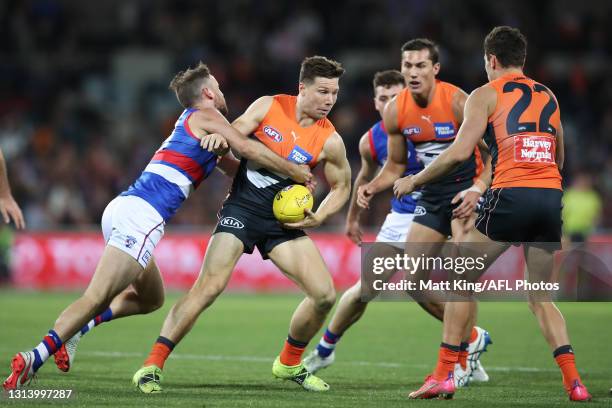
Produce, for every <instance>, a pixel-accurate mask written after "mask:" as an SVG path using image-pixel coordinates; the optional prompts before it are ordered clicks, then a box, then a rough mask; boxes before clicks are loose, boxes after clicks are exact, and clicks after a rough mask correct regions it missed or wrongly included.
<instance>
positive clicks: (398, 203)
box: [368, 120, 423, 214]
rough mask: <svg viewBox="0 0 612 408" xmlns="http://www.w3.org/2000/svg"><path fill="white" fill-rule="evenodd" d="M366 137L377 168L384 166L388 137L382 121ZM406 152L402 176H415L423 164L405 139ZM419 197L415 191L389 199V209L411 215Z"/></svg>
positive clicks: (418, 193)
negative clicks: (404, 169) (399, 197)
mask: <svg viewBox="0 0 612 408" xmlns="http://www.w3.org/2000/svg"><path fill="white" fill-rule="evenodd" d="M368 137H369V141H370V151H371V153H372V158H373V159H374V161H375V162H376V163H378V165H379V166H381V167H382V166H384V164H385V162H386V161H387V138H388V135H387V131H386V130H385V125H384V124H383V122H382V120H381V121H379V122H377V123H376V124H375V125H374V126H372V127H371V128H370V130H369V131H368ZM406 151H407V153H408V157H407V159H406V171H405V172H404V174H403V176H409V175H411V174H416V173H418V172H419V171H421V170H423V163H421V162H420V161H419V159H418V157H417V151H416V149H415V147H414V144H413V143H412V142H411V141H410V140H408V139H406ZM420 196H421V193H420V192H418V191H416V192H414V193H412V194H409V195H405V196H402V198H401V199H398V198H397V197H393V199H391V209H392V210H393V211H394V212H396V213H400V214H412V213H414V209H415V208H416V204H417V201H418V199H419V197H420Z"/></svg>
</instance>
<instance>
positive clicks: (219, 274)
mask: <svg viewBox="0 0 612 408" xmlns="http://www.w3.org/2000/svg"><path fill="white" fill-rule="evenodd" d="M243 250H244V245H243V243H242V241H241V240H240V239H238V238H237V237H236V236H234V235H232V234H229V233H227V232H218V233H215V234H214V235H213V236H212V237H211V239H210V242H209V244H208V248H207V249H206V255H205V257H204V262H203V263H202V268H201V270H200V275H199V276H198V279H197V281H196V282H195V283H194V284H193V286H192V287H191V289H190V290H189V292H187V293H186V294H185V295H183V297H181V299H179V301H178V302H177V303H176V304H175V305H174V306H172V309H170V312H169V313H168V315H167V316H166V320H165V321H164V324H163V326H162V329H161V333H160V335H159V337H158V338H157V341H156V342H155V344H154V345H153V348H152V350H151V352H150V354H149V356H148V358H147V359H146V360H145V362H144V364H143V367H142V368H141V369H140V370H138V371H137V372H136V373H135V374H134V377H133V379H132V381H133V382H134V385H135V386H137V387H138V389H139V390H140V391H142V392H144V393H154V392H160V391H162V388H161V385H160V382H161V381H162V374H161V372H162V369H163V367H164V364H165V362H166V359H167V358H168V356H169V355H170V353H171V352H172V350H173V349H174V347H175V346H176V345H177V344H178V343H179V342H180V341H181V339H183V337H185V335H186V334H187V333H188V332H189V331H190V330H191V328H192V327H193V325H194V324H195V322H196V320H197V319H198V317H199V316H200V314H201V313H202V312H203V311H204V310H205V309H206V308H207V307H208V306H210V305H211V304H212V303H213V302H214V301H215V299H216V298H217V296H219V295H220V294H221V292H223V290H224V289H225V287H226V286H227V282H228V281H229V279H230V277H231V274H232V271H233V269H234V267H235V266H236V263H237V262H238V260H239V259H240V256H241V255H242V253H243Z"/></svg>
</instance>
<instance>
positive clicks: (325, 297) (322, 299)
mask: <svg viewBox="0 0 612 408" xmlns="http://www.w3.org/2000/svg"><path fill="white" fill-rule="evenodd" d="M314 301H315V307H316V308H317V310H319V311H321V312H329V311H330V310H331V309H332V307H334V303H336V291H335V290H334V288H331V289H329V290H327V291H325V292H323V293H321V294H320V295H319V296H317V297H316V298H315V299H314Z"/></svg>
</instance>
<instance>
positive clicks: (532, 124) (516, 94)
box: [484, 73, 561, 189]
mask: <svg viewBox="0 0 612 408" xmlns="http://www.w3.org/2000/svg"><path fill="white" fill-rule="evenodd" d="M488 86H490V87H492V88H493V89H495V91H496V92H497V105H496V107H495V111H494V112H493V113H492V114H491V116H489V122H488V125H487V132H486V133H485V138H484V140H485V142H486V143H487V145H488V146H489V150H490V151H491V156H492V164H493V183H492V184H491V188H504V187H533V188H555V189H561V174H559V169H558V168H557V164H556V162H555V154H556V148H557V137H556V135H557V131H558V129H559V127H560V123H561V119H560V113H559V106H558V104H557V99H556V98H555V95H554V94H553V93H552V92H551V91H550V89H548V88H547V87H545V86H544V85H542V84H540V83H538V82H536V81H534V80H533V79H530V78H527V77H526V76H524V75H522V74H518V75H517V74H516V73H511V74H507V75H504V76H502V77H500V78H498V79H496V80H494V81H491V82H489V84H488Z"/></svg>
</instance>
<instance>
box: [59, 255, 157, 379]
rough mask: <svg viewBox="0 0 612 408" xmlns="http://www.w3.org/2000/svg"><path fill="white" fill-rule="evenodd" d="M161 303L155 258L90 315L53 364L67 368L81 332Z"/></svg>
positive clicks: (67, 369)
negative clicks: (123, 288)
mask: <svg viewBox="0 0 612 408" xmlns="http://www.w3.org/2000/svg"><path fill="white" fill-rule="evenodd" d="M163 304H164V283H163V280H162V277H161V274H160V272H159V268H158V267H157V264H156V263H155V260H154V259H153V258H151V261H150V262H149V263H148V264H147V266H146V268H145V269H144V270H142V271H141V273H140V275H139V276H138V278H136V280H135V281H134V282H133V283H132V284H131V285H130V286H128V287H127V288H126V289H125V290H123V291H122V292H121V293H120V294H118V295H117V296H115V298H114V299H113V300H112V302H111V304H110V306H109V307H108V308H107V309H106V310H104V311H103V312H102V313H100V314H98V315H97V316H95V317H94V318H93V319H91V320H90V321H89V322H88V323H87V324H85V326H83V327H82V328H81V330H80V331H78V332H77V333H76V334H75V335H74V336H72V337H71V338H70V339H69V340H68V341H66V342H65V343H64V344H63V345H62V346H61V347H60V348H59V350H58V351H57V352H56V353H55V354H54V355H53V357H54V360H55V365H56V366H57V367H58V368H59V369H60V370H61V371H64V372H68V371H69V370H70V367H71V366H72V364H73V363H74V358H75V356H76V349H77V346H78V343H79V341H80V340H81V338H82V336H84V335H85V334H86V333H88V332H89V331H90V330H91V329H93V328H94V327H97V326H99V325H100V324H102V323H105V322H108V321H110V320H111V319H113V320H114V319H118V318H121V317H126V316H132V315H135V314H147V313H151V312H153V311H155V310H157V309H159V308H160V307H161V306H162V305H163Z"/></svg>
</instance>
